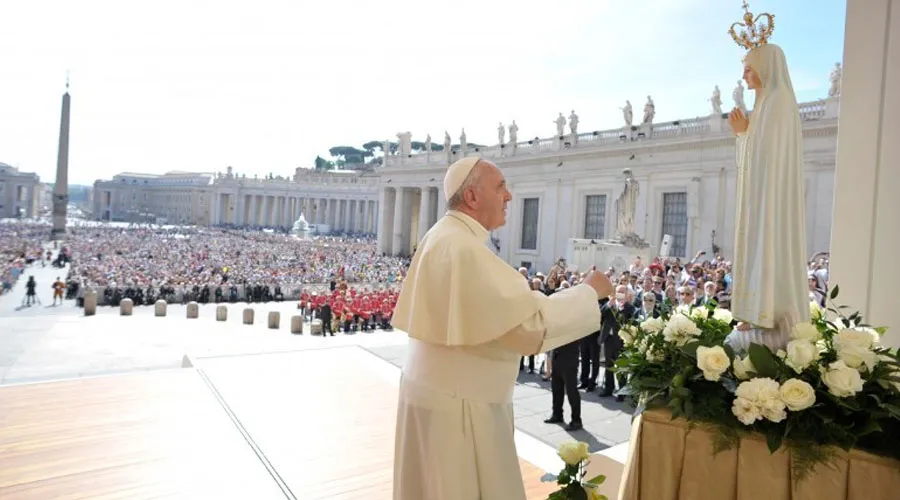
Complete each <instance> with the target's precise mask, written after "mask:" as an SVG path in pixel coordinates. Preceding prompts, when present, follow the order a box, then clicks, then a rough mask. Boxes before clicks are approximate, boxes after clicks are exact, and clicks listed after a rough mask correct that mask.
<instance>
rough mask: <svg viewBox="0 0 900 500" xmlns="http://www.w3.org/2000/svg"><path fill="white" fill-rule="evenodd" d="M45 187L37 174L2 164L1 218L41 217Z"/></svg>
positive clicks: (0, 187)
mask: <svg viewBox="0 0 900 500" xmlns="http://www.w3.org/2000/svg"><path fill="white" fill-rule="evenodd" d="M43 192H44V185H43V184H41V178H40V177H38V175H37V174H34V173H30V172H22V171H20V170H19V169H18V168H16V167H13V166H12V165H7V164H6V163H0V218H2V217H37V216H38V215H40V207H41V203H42V193H43Z"/></svg>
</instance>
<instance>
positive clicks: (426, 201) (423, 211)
mask: <svg viewBox="0 0 900 500" xmlns="http://www.w3.org/2000/svg"><path fill="white" fill-rule="evenodd" d="M420 191H421V192H422V199H421V200H420V201H419V235H418V238H419V241H422V237H423V236H425V233H426V232H427V231H428V228H430V227H431V188H428V187H424V188H422V189H421V190H420Z"/></svg>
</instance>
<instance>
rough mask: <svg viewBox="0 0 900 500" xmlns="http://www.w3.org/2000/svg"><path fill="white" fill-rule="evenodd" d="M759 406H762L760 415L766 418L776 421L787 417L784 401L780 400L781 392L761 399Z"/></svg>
mask: <svg viewBox="0 0 900 500" xmlns="http://www.w3.org/2000/svg"><path fill="white" fill-rule="evenodd" d="M760 406H761V407H762V416H763V417H765V418H766V420H769V421H772V422H776V423H778V422H781V421H782V420H784V419H786V418H787V412H786V411H785V405H784V401H782V400H781V394H778V395H777V396H776V397H773V398H769V399H767V400H765V401H763V402H762V404H761V405H760Z"/></svg>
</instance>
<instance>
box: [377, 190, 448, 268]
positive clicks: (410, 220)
mask: <svg viewBox="0 0 900 500" xmlns="http://www.w3.org/2000/svg"><path fill="white" fill-rule="evenodd" d="M378 205H379V206H380V207H383V208H382V217H381V220H380V221H379V222H380V224H379V226H378V251H379V252H382V253H387V254H389V255H410V254H412V252H413V249H414V248H415V246H416V244H417V243H418V241H419V240H421V239H422V237H423V236H425V233H426V232H427V231H428V229H429V228H431V226H432V225H434V223H435V222H437V220H438V218H439V217H440V216H442V215H443V214H444V212H446V210H447V209H446V207H447V203H446V201H445V200H444V196H443V193H442V192H441V190H440V189H439V188H437V187H435V186H424V187H404V186H397V187H382V189H381V191H380V193H379V200H378Z"/></svg>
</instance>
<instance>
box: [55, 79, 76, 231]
mask: <svg viewBox="0 0 900 500" xmlns="http://www.w3.org/2000/svg"><path fill="white" fill-rule="evenodd" d="M70 103H71V98H70V97H69V80H68V79H66V93H65V94H63V99H62V117H61V118H60V120H59V152H58V153H57V156H56V184H54V186H53V229H52V230H51V231H50V239H51V240H61V239H63V238H65V236H66V208H67V206H68V204H69V105H70Z"/></svg>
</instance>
